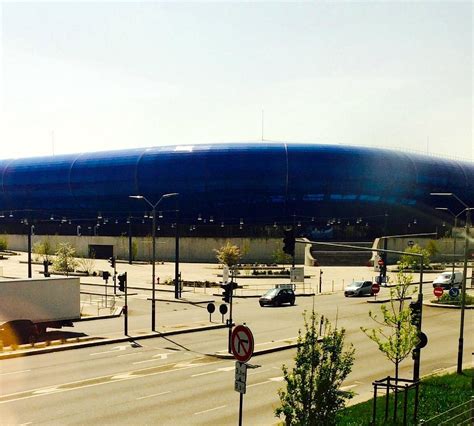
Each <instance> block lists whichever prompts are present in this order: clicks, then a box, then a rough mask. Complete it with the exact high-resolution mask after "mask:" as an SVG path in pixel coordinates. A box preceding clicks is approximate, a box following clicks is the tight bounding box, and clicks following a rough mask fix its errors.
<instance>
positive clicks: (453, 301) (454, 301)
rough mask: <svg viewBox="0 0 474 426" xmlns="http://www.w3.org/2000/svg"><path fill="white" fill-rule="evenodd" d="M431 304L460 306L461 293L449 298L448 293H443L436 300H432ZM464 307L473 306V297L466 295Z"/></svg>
mask: <svg viewBox="0 0 474 426" xmlns="http://www.w3.org/2000/svg"><path fill="white" fill-rule="evenodd" d="M432 303H440V304H444V305H461V293H460V294H459V295H458V296H457V297H451V296H450V295H449V293H443V295H442V296H441V297H440V298H439V301H438V299H435V300H432ZM466 305H474V296H472V295H470V294H468V293H466Z"/></svg>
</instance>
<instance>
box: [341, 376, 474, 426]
mask: <svg viewBox="0 0 474 426" xmlns="http://www.w3.org/2000/svg"><path fill="white" fill-rule="evenodd" d="M473 382H474V369H469V370H464V374H462V375H458V374H456V373H453V374H446V375H442V376H432V377H429V378H426V379H423V380H422V382H421V384H420V398H419V406H418V422H419V421H420V420H421V419H423V420H429V419H431V418H432V417H435V416H436V415H438V414H441V413H444V412H445V411H447V410H449V409H451V408H454V407H456V406H458V405H460V404H462V403H465V402H467V401H469V400H470V399H471V398H472V395H473ZM379 392H380V391H379ZM382 392H384V391H382ZM414 397H415V391H414V390H412V391H410V392H409V398H408V413H409V414H408V424H409V425H414V424H418V423H413V405H414ZM398 399H399V403H398V407H399V408H398V416H397V417H398V422H394V421H393V405H394V404H393V396H391V398H390V402H389V407H390V408H389V418H388V420H385V396H379V397H378V398H377V417H376V424H377V425H382V424H383V425H399V424H402V422H403V393H400V394H399V398H398ZM372 407H373V399H371V400H369V401H366V402H363V403H360V404H357V405H353V406H352V407H347V408H346V409H344V410H342V411H341V414H340V416H339V419H338V422H337V424H338V425H347V426H349V425H350V426H358V425H368V424H370V422H371V421H372ZM443 420H446V419H443Z"/></svg>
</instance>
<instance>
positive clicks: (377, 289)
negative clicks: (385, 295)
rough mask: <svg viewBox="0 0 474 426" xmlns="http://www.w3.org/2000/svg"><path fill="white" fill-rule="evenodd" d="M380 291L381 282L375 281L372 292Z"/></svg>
mask: <svg viewBox="0 0 474 426" xmlns="http://www.w3.org/2000/svg"><path fill="white" fill-rule="evenodd" d="M379 291H380V284H377V283H373V284H372V293H374V294H377V293H378V292H379Z"/></svg>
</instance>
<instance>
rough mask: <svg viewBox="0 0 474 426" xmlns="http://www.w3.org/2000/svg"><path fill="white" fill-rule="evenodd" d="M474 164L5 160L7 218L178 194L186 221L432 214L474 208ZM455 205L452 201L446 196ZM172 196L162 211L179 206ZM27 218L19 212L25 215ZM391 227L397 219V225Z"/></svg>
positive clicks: (124, 213)
mask: <svg viewBox="0 0 474 426" xmlns="http://www.w3.org/2000/svg"><path fill="white" fill-rule="evenodd" d="M473 181H474V165H473V164H471V163H468V162H462V161H455V160H448V159H442V158H436V157H431V156H423V155H417V154H411V153H403V152H399V151H390V150H385V149H375V148H362V147H349V146H339V145H318V144H287V143H268V142H255V143H232V144H213V145H192V146H191V145H186V146H167V147H155V148H141V149H129V150H120V151H107V152H94V153H82V154H74V155H61V156H51V157H37V158H24V159H11V160H2V161H0V182H1V186H0V211H2V212H3V214H2V216H8V213H9V212H10V211H11V212H22V213H21V214H22V215H23V216H25V217H30V218H32V219H37V220H42V219H46V218H48V217H49V216H50V215H58V216H63V217H67V218H68V219H70V218H72V219H80V218H83V219H84V218H91V219H92V218H96V217H97V215H98V213H99V212H100V214H101V215H103V216H108V217H111V218H118V219H123V218H125V217H128V216H133V215H139V214H143V211H144V210H147V209H148V210H149V207H147V206H146V204H145V203H144V202H143V200H135V199H130V198H129V196H130V195H143V196H145V197H146V198H147V199H149V200H150V201H152V202H156V201H157V200H158V199H159V198H160V197H161V196H162V195H163V194H166V193H172V192H178V193H179V194H180V196H179V210H180V213H181V215H180V216H181V220H183V221H184V222H186V221H187V222H192V221H193V220H195V219H196V218H197V217H201V218H208V220H209V219H210V218H211V217H212V219H210V220H213V221H216V222H217V221H222V222H226V223H239V221H241V220H243V221H244V222H245V223H246V224H249V223H250V224H272V223H274V222H278V223H283V222H287V223H290V222H291V220H293V221H294V220H295V218H311V220H313V218H314V220H316V221H321V222H322V221H326V220H328V219H329V218H344V220H345V218H347V219H350V220H354V219H356V218H358V217H374V218H376V217H383V216H384V214H385V213H387V212H388V213H389V215H390V217H391V218H393V221H394V222H397V223H398V222H399V223H402V222H403V221H406V220H410V218H414V217H417V215H418V216H419V215H426V216H433V215H434V209H433V207H434V206H435V205H443V206H447V207H449V208H451V209H452V210H453V211H454V210H458V211H459V210H460V207H462V206H460V205H459V204H456V203H457V201H456V200H455V199H444V200H433V197H431V196H430V192H452V193H455V194H456V195H457V196H458V197H459V198H461V199H462V200H463V201H464V202H465V203H466V204H468V205H472V206H474V189H473ZM446 198H448V197H446ZM174 203H175V202H174V201H172V200H171V199H168V200H163V203H161V205H160V209H161V208H162V209H163V210H172V209H175V204H174ZM17 215H18V214H17ZM391 222H392V221H391Z"/></svg>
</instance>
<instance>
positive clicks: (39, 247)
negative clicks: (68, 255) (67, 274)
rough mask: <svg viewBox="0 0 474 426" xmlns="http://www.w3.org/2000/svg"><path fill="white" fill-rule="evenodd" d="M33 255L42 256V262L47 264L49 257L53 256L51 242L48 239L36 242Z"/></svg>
mask: <svg viewBox="0 0 474 426" xmlns="http://www.w3.org/2000/svg"><path fill="white" fill-rule="evenodd" d="M33 253H35V254H36V255H38V256H42V257H43V260H46V261H47V262H49V261H50V260H51V257H52V256H53V254H54V248H53V245H52V244H51V242H50V241H49V239H48V238H46V239H45V240H43V241H39V242H37V243H36V244H35V245H34V246H33Z"/></svg>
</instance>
